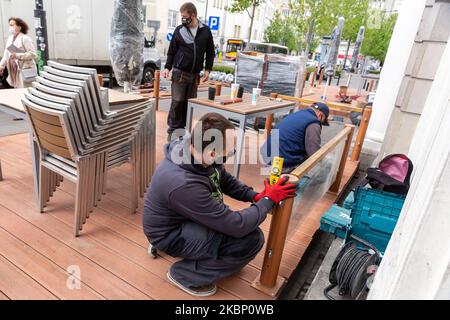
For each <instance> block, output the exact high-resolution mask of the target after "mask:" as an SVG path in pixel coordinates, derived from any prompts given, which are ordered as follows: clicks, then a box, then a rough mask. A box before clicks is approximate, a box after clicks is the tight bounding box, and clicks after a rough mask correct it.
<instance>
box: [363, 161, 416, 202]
mask: <svg viewBox="0 0 450 320" xmlns="http://www.w3.org/2000/svg"><path fill="white" fill-rule="evenodd" d="M412 171H413V163H412V161H411V160H410V159H409V158H408V157H407V156H406V155H404V154H392V155H389V156H387V157H385V158H384V159H383V160H381V161H380V163H379V164H378V168H369V169H367V178H366V179H367V181H368V183H369V184H370V186H371V187H372V188H374V189H378V190H383V191H386V192H392V193H396V194H402V195H406V194H407V193H408V190H409V186H410V178H411V173H412Z"/></svg>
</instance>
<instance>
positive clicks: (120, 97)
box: [108, 89, 147, 106]
mask: <svg viewBox="0 0 450 320" xmlns="http://www.w3.org/2000/svg"><path fill="white" fill-rule="evenodd" d="M108 90H109V93H108V95H109V104H110V105H112V106H113V105H118V104H127V103H139V102H143V101H145V100H147V98H145V97H143V96H141V95H139V94H135V93H124V92H122V91H117V90H110V89H108Z"/></svg>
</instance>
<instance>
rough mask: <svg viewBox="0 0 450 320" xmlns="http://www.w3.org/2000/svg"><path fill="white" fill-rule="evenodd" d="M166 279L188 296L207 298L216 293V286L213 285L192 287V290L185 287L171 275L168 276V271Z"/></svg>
mask: <svg viewBox="0 0 450 320" xmlns="http://www.w3.org/2000/svg"><path fill="white" fill-rule="evenodd" d="M167 279H168V280H169V281H170V282H171V283H172V284H173V285H175V286H177V287H178V288H180V289H181V290H183V291H184V292H187V293H189V294H190V295H192V296H195V297H209V296H212V295H214V294H215V293H216V292H217V286H216V285H215V284H208V285H205V286H201V287H192V288H188V287H185V286H183V285H182V284H181V283H179V282H178V281H177V280H175V279H174V278H173V277H172V275H171V274H170V270H169V271H167Z"/></svg>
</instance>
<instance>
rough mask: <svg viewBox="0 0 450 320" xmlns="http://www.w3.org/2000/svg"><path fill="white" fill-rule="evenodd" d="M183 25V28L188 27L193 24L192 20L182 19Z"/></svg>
mask: <svg viewBox="0 0 450 320" xmlns="http://www.w3.org/2000/svg"><path fill="white" fill-rule="evenodd" d="M181 23H182V24H183V26H186V27H187V26H188V25H190V24H191V23H192V18H184V17H183V18H181Z"/></svg>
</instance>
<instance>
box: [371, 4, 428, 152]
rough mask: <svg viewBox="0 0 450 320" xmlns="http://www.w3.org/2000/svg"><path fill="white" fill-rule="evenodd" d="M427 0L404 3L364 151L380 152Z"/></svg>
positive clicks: (375, 102) (379, 87)
mask: <svg viewBox="0 0 450 320" xmlns="http://www.w3.org/2000/svg"><path fill="white" fill-rule="evenodd" d="M425 3H426V0H414V1H404V2H403V4H402V5H401V7H400V10H399V16H398V20H397V23H396V25H395V29H394V32H393V34H392V40H391V43H390V45H389V49H388V53H387V56H386V60H385V63H384V67H383V70H382V71H381V75H380V83H379V86H378V90H377V95H376V97H375V101H374V104H373V113H372V118H371V120H370V124H369V128H368V130H367V136H366V140H365V142H364V149H366V150H370V151H373V152H379V151H380V149H381V145H382V143H383V140H384V135H385V133H386V130H387V127H388V124H389V119H390V118H391V114H392V111H393V110H394V107H395V101H396V100H397V95H398V91H399V89H400V85H401V83H402V79H403V77H404V75H405V69H406V66H407V64H408V60H409V56H410V54H411V50H412V47H413V44H414V39H415V36H416V33H417V30H418V28H419V24H420V21H421V18H422V14H423V11H424V9H425Z"/></svg>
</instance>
